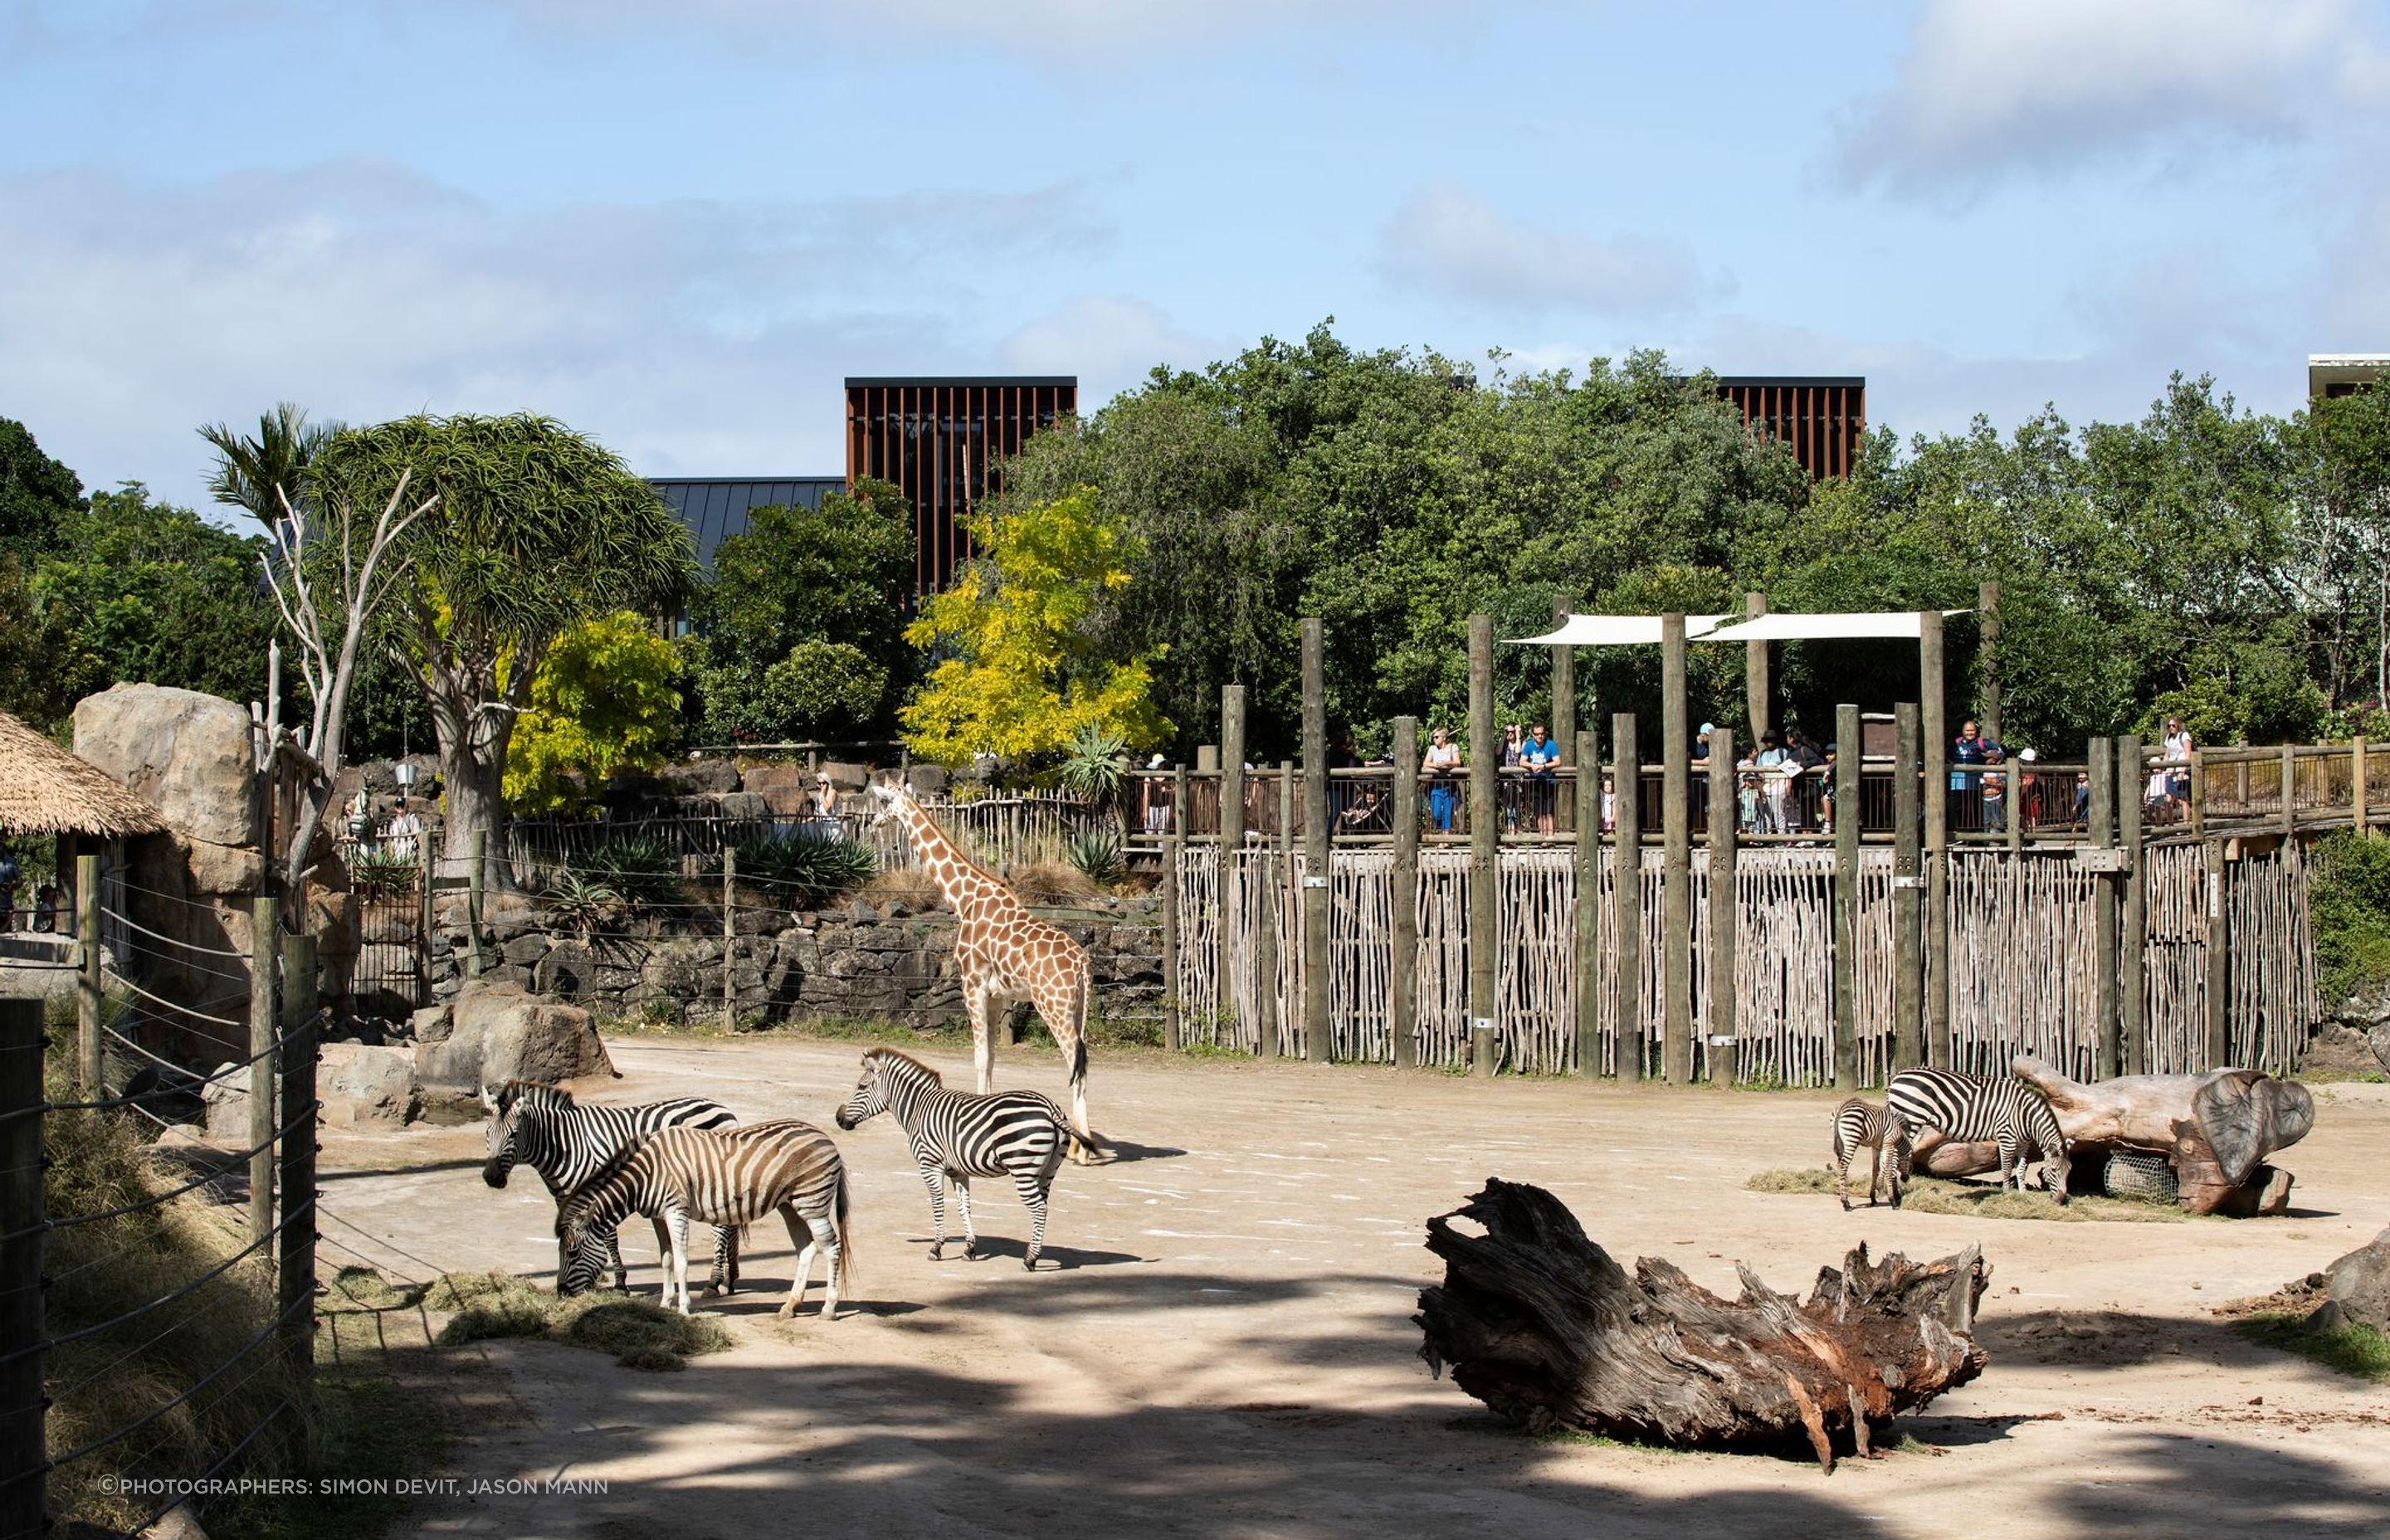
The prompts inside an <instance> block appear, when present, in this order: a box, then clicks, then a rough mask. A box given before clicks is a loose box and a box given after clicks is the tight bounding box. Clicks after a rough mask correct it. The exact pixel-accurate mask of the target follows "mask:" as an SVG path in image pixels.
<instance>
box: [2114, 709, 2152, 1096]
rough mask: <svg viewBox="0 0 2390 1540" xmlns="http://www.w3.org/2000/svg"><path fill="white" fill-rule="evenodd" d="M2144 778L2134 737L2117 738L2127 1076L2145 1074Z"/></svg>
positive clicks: (2119, 969)
mask: <svg viewBox="0 0 2390 1540" xmlns="http://www.w3.org/2000/svg"><path fill="white" fill-rule="evenodd" d="M2148 778H2149V766H2148V765H2147V764H2145V763H2143V759H2142V754H2141V740H2140V738H2139V737H2138V736H2137V735H2134V734H2130V733H2128V734H2127V735H2126V736H2124V737H2123V738H2118V739H2117V740H2116V820H2117V824H2118V826H2119V828H2118V833H2119V838H2118V841H2117V842H2118V844H2119V845H2121V846H2122V847H2123V849H2124V853H2125V869H2124V871H2123V873H2122V874H2121V875H2120V876H2119V878H2118V879H2117V880H2118V881H2119V882H2120V883H2121V884H2122V886H2123V888H2124V891H2125V892H2124V900H2125V904H2124V909H2125V913H2124V919H2123V934H2122V937H2121V943H2120V944H2119V946H2118V948H2117V958H2116V981H2117V987H2118V989H2119V991H2120V994H2119V995H2118V1006H2119V1010H2120V1016H2121V1020H2122V1025H2121V1027H2120V1029H2119V1030H2120V1032H2121V1033H2122V1035H2123V1038H2124V1052H2123V1055H2122V1059H2121V1060H2120V1062H2119V1064H2118V1071H2119V1072H2121V1073H2124V1074H2128V1075H2139V1074H2147V1073H2149V1071H2150V1045H2149V1004H2150V983H2149V976H2148V975H2149V942H2150V935H2149V925H2150V922H2149V872H2148V869H2147V866H2146V857H2147V855H2148V853H2149V847H2148V844H2147V842H2146V841H2144V839H2143V837H2142V831H2141V790H2142V787H2143V784H2144V783H2145V782H2146V781H2147V779H2148Z"/></svg>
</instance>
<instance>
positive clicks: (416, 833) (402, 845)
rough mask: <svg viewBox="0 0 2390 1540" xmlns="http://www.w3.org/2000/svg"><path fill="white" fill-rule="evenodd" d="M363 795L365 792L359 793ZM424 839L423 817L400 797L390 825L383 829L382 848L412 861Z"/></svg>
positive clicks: (398, 857) (391, 816)
mask: <svg viewBox="0 0 2390 1540" xmlns="http://www.w3.org/2000/svg"><path fill="white" fill-rule="evenodd" d="M359 794H360V795H363V793H359ZM382 841H383V844H382V848H383V849H384V850H386V851H387V852H388V853H390V854H392V856H395V857H396V858H397V859H399V860H401V861H412V860H414V859H415V853H416V851H417V849H418V848H419V846H420V845H421V843H422V841H423V819H422V818H421V817H420V816H419V815H417V813H416V811H415V809H413V808H412V807H409V806H408V805H407V804H406V799H405V797H401V798H399V799H398V806H397V808H396V810H395V811H393V812H392V814H391V815H390V827H389V828H386V829H384V830H383V831H382Z"/></svg>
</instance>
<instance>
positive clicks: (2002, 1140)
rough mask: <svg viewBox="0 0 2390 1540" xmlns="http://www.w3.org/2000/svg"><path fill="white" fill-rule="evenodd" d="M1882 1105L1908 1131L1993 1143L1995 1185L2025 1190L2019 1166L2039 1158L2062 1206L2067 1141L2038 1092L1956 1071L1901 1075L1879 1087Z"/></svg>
mask: <svg viewBox="0 0 2390 1540" xmlns="http://www.w3.org/2000/svg"><path fill="white" fill-rule="evenodd" d="M1884 1104H1885V1106H1886V1107H1887V1108H1888V1109H1889V1110H1890V1111H1891V1114H1892V1115H1893V1116H1894V1117H1896V1118H1898V1119H1899V1120H1900V1121H1901V1122H1902V1123H1906V1124H1907V1125H1908V1129H1910V1130H1917V1129H1926V1128H1931V1129H1934V1130H1935V1131H1936V1132H1938V1133H1939V1134H1940V1135H1941V1136H1943V1137H1944V1138H1946V1139H1948V1140H1950V1141H1951V1142H1952V1143H1954V1144H1974V1143H1979V1142H1981V1141H1983V1140H1985V1139H1994V1140H1998V1143H1999V1147H2000V1185H2001V1186H2002V1187H2007V1186H2009V1185H2010V1182H2011V1177H2013V1179H2014V1182H2015V1186H2016V1189H2017V1191H2019V1192H2023V1191H2024V1165H2025V1161H2028V1160H2030V1159H2031V1158H2032V1157H2033V1155H2035V1154H2038V1155H2039V1156H2040V1157H2041V1160H2042V1161H2043V1165H2044V1169H2045V1170H2046V1171H2047V1172H2048V1173H2049V1179H2050V1188H2051V1190H2052V1191H2054V1192H2056V1193H2057V1194H2058V1200H2059V1201H2060V1202H2062V1203H2063V1202H2065V1201H2066V1177H2067V1171H2068V1161H2067V1154H2066V1136H2065V1135H2064V1134H2063V1133H2062V1132H2061V1131H2060V1129H2059V1126H2058V1114H2057V1113H2056V1112H2053V1111H2051V1110H2050V1107H2049V1097H2046V1096H2044V1095H2042V1093H2041V1088H2040V1087H2039V1086H2037V1085H2035V1084H2032V1083H2030V1082H2028V1081H2024V1080H2019V1079H2018V1078H2017V1077H2016V1076H2014V1075H2001V1076H1999V1077H1998V1078H1992V1077H1988V1076H1985V1075H1970V1074H1960V1073H1959V1072H1957V1071H1955V1070H1903V1071H1901V1072H1900V1073H1898V1074H1896V1075H1895V1076H1893V1077H1892V1083H1891V1084H1889V1085H1887V1086H1885V1087H1884Z"/></svg>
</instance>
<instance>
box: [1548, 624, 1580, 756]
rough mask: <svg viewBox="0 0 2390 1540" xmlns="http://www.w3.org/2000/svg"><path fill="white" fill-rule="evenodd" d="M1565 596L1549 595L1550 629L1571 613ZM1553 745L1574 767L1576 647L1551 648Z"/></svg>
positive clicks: (1556, 628) (1558, 626)
mask: <svg viewBox="0 0 2390 1540" xmlns="http://www.w3.org/2000/svg"><path fill="white" fill-rule="evenodd" d="M1573 609H1574V606H1573V605H1572V604H1571V603H1570V602H1569V597H1568V596H1567V595H1566V594H1555V595H1553V596H1552V628H1553V629H1554V630H1558V629H1560V628H1561V626H1564V625H1566V624H1568V622H1569V612H1570V610H1573ZM1551 729H1552V742H1554V743H1555V744H1557V745H1559V747H1560V751H1561V764H1577V763H1578V760H1577V757H1576V648H1573V647H1556V648H1552V721H1551Z"/></svg>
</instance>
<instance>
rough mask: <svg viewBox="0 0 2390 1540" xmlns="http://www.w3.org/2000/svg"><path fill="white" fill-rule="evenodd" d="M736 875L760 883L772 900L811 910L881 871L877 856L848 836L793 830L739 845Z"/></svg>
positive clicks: (850, 890) (788, 906)
mask: <svg viewBox="0 0 2390 1540" xmlns="http://www.w3.org/2000/svg"><path fill="white" fill-rule="evenodd" d="M738 851H739V876H740V877H741V878H752V879H754V880H755V881H757V882H759V883H762V884H764V885H765V889H766V890H767V892H769V894H770V896H771V898H772V900H773V902H774V903H776V904H777V905H781V906H783V907H785V908H790V909H815V908H819V907H820V906H821V905H824V904H828V903H829V902H831V901H832V900H834V899H837V898H840V897H842V896H843V895H845V894H847V893H851V892H854V890H855V889H857V888H859V887H861V886H863V885H864V884H865V883H866V882H868V881H870V880H871V879H873V878H874V877H876V876H877V875H879V872H880V857H879V855H878V854H877V853H875V852H874V851H873V850H872V849H871V847H870V846H868V845H864V844H858V843H856V842H855V841H852V840H821V839H815V838H813V837H811V836H808V835H803V834H800V835H795V836H792V837H790V838H788V839H783V840H755V841H748V842H746V843H744V844H741V845H739V847H738Z"/></svg>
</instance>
